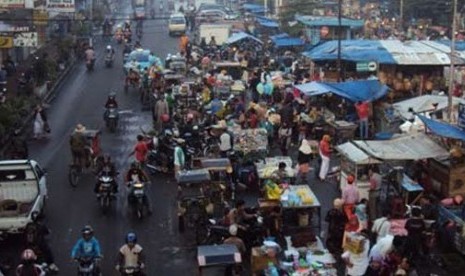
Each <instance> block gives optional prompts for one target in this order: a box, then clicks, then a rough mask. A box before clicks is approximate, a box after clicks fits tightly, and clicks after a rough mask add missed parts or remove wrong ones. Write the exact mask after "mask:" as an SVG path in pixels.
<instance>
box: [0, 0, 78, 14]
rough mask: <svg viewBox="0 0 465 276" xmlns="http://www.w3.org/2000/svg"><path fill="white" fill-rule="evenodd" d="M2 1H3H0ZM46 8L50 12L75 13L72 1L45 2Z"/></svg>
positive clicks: (54, 0)
mask: <svg viewBox="0 0 465 276" xmlns="http://www.w3.org/2000/svg"><path fill="white" fill-rule="evenodd" d="M0 1H3V0H0ZM46 8H47V10H48V11H51V12H75V11H76V8H75V5H74V0H47V4H46Z"/></svg>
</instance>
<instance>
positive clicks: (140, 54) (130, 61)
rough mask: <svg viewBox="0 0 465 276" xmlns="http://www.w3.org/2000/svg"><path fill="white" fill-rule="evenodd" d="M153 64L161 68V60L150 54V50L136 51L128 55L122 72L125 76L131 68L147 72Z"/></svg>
mask: <svg viewBox="0 0 465 276" xmlns="http://www.w3.org/2000/svg"><path fill="white" fill-rule="evenodd" d="M153 64H157V65H158V66H160V68H162V67H163V64H162V62H161V60H160V59H159V58H158V57H156V56H154V55H152V54H150V50H144V49H136V50H134V51H132V52H131V53H130V54H129V55H128V57H127V61H126V63H125V64H124V72H125V73H126V74H127V73H128V72H129V69H131V68H133V69H138V70H140V69H143V70H147V69H148V68H150V66H152V65H153Z"/></svg>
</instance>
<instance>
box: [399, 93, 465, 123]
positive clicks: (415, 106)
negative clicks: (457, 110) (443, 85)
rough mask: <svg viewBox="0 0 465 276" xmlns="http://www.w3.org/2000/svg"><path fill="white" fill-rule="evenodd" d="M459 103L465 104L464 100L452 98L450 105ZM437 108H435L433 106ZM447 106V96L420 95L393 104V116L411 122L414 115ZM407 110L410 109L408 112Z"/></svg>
mask: <svg viewBox="0 0 465 276" xmlns="http://www.w3.org/2000/svg"><path fill="white" fill-rule="evenodd" d="M459 103H463V104H465V100H464V99H461V98H457V97H452V105H453V106H457V105H458V104H459ZM436 104H437V106H436V107H435V106H434V105H436ZM447 106H448V99H447V96H439V95H422V96H418V97H415V98H411V99H408V100H404V101H400V102H397V103H394V104H393V105H392V107H393V108H394V112H395V113H396V114H395V115H398V116H400V117H401V118H403V119H404V120H411V119H413V118H414V113H420V114H421V113H425V112H432V111H435V112H437V111H440V110H445V109H446V108H447ZM409 109H412V110H411V111H413V112H411V111H409Z"/></svg>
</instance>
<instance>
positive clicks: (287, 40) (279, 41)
mask: <svg viewBox="0 0 465 276" xmlns="http://www.w3.org/2000/svg"><path fill="white" fill-rule="evenodd" d="M270 39H271V41H273V43H274V45H275V46H276V47H277V48H279V47H292V46H303V45H304V44H305V42H304V41H303V40H302V39H300V38H298V37H290V36H289V35H288V34H286V33H282V34H278V35H273V36H270Z"/></svg>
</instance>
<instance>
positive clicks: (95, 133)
mask: <svg viewBox="0 0 465 276" xmlns="http://www.w3.org/2000/svg"><path fill="white" fill-rule="evenodd" d="M100 134H101V131H100V130H98V129H96V130H91V129H89V130H85V131H84V136H85V137H86V140H87V147H86V150H85V155H86V156H85V167H84V168H83V167H82V166H81V164H74V163H72V164H71V165H70V167H69V171H68V181H69V184H71V186H73V187H76V186H77V185H78V183H79V180H80V178H81V176H82V174H83V173H84V171H85V170H86V169H87V170H88V171H94V169H95V163H96V159H97V157H98V156H99V155H100V152H101V148H100ZM73 161H74V160H73Z"/></svg>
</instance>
